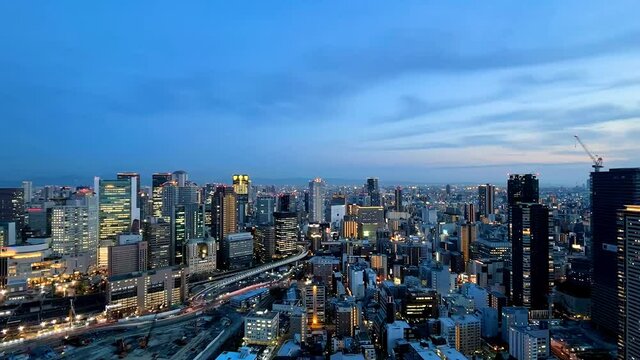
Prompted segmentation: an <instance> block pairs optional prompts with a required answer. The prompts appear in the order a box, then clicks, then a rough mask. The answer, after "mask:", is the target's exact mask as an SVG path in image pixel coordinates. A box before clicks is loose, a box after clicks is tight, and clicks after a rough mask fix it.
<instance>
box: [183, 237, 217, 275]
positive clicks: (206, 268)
mask: <svg viewBox="0 0 640 360" xmlns="http://www.w3.org/2000/svg"><path fill="white" fill-rule="evenodd" d="M186 251H187V265H188V266H189V275H192V274H200V273H210V272H213V271H215V270H216V243H215V241H214V240H213V238H211V237H208V238H199V239H191V240H189V242H188V243H187V246H186Z"/></svg>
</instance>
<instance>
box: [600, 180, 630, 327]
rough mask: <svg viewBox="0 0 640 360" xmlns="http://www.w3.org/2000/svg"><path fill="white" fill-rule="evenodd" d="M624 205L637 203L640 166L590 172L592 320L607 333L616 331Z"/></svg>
mask: <svg viewBox="0 0 640 360" xmlns="http://www.w3.org/2000/svg"><path fill="white" fill-rule="evenodd" d="M625 205H640V168H630V169H610V170H609V171H600V172H593V173H591V231H592V244H593V245H592V248H593V252H592V254H593V276H592V286H591V288H592V293H591V302H592V305H591V313H592V314H591V320H592V321H593V323H594V324H595V325H596V326H597V327H599V328H600V329H602V330H605V331H606V332H609V333H610V334H616V333H617V332H618V301H617V295H616V283H617V264H618V258H617V256H618V253H617V251H618V246H617V237H618V235H619V234H618V232H617V228H618V225H617V217H616V214H617V212H618V211H619V210H621V209H624V208H625Z"/></svg>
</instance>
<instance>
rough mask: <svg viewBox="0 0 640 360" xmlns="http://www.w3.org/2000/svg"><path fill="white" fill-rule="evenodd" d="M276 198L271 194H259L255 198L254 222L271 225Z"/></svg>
mask: <svg viewBox="0 0 640 360" xmlns="http://www.w3.org/2000/svg"><path fill="white" fill-rule="evenodd" d="M275 207H276V198H275V197H274V196H273V195H259V196H258V199H257V200H256V213H255V214H256V224H257V225H273V212H274V209H275Z"/></svg>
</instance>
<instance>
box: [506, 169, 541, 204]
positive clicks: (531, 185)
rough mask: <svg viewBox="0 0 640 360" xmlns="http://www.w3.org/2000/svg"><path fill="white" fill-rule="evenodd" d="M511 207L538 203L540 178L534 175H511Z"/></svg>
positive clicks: (509, 182) (509, 181)
mask: <svg viewBox="0 0 640 360" xmlns="http://www.w3.org/2000/svg"><path fill="white" fill-rule="evenodd" d="M507 199H508V203H509V206H511V205H515V204H517V203H537V202H539V201H540V192H539V188H538V178H537V177H536V176H535V175H534V174H523V175H520V174H511V175H509V180H508V181H507Z"/></svg>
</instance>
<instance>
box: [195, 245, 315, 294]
mask: <svg viewBox="0 0 640 360" xmlns="http://www.w3.org/2000/svg"><path fill="white" fill-rule="evenodd" d="M307 255H308V251H307V249H305V248H304V247H303V246H298V253H297V254H296V255H292V256H289V257H288V258H285V259H282V260H278V261H276V262H272V263H268V264H264V265H260V266H258V267H255V268H251V269H249V270H244V271H242V272H238V273H234V274H231V275H229V276H228V277H225V278H222V279H216V280H211V281H209V282H207V283H206V284H207V285H206V287H205V288H204V289H202V290H200V291H198V292H197V293H195V294H194V295H193V296H191V298H189V301H190V302H194V301H202V300H204V297H205V295H206V294H207V293H209V292H211V291H212V290H216V289H219V288H223V287H225V286H229V285H231V284H233V283H235V282H238V281H240V280H244V279H246V278H250V277H253V276H256V275H260V274H262V273H265V272H267V271H269V270H271V269H274V268H277V267H280V266H283V265H288V264H291V263H292V262H296V261H300V260H302V259H304V258H305V257H307Z"/></svg>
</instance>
